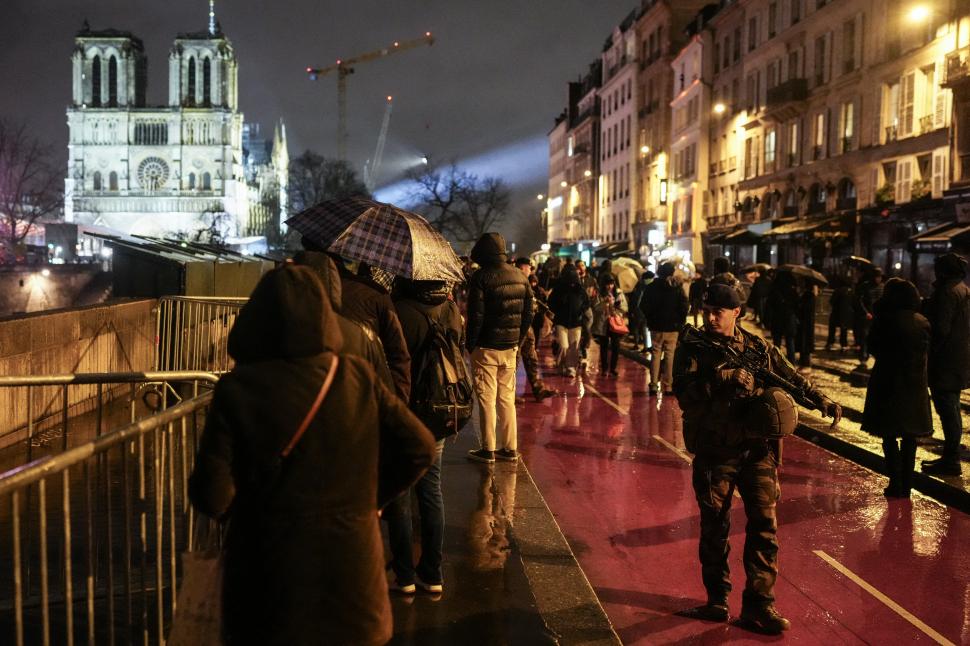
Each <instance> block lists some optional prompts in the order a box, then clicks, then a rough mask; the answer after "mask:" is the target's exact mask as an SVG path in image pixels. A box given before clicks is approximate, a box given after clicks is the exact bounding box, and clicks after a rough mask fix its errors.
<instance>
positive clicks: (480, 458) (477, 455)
mask: <svg viewBox="0 0 970 646" xmlns="http://www.w3.org/2000/svg"><path fill="white" fill-rule="evenodd" d="M468 459H469V460H471V461H472V462H484V463H486V464H492V463H493V462H495V456H494V455H493V454H492V451H486V450H485V449H477V450H475V451H469V452H468Z"/></svg>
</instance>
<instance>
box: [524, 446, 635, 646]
mask: <svg viewBox="0 0 970 646" xmlns="http://www.w3.org/2000/svg"><path fill="white" fill-rule="evenodd" d="M518 475H519V477H518V479H517V484H516V494H515V500H516V502H515V514H514V518H515V521H514V524H513V526H512V538H513V540H514V541H515V546H516V548H517V551H518V553H519V557H520V559H521V560H522V565H523V567H524V569H525V574H526V578H528V580H529V586H530V587H531V588H532V593H533V595H534V596H535V601H536V606H537V609H538V611H539V614H540V615H541V616H542V620H543V621H544V622H545V623H546V626H547V627H548V628H549V630H550V631H551V632H552V633H553V634H554V635H555V636H556V640H557V643H560V644H593V645H603V646H606V645H608V644H609V645H618V644H622V642H621V641H620V638H619V636H618V635H617V634H616V631H615V630H614V628H613V625H612V624H611V623H610V620H609V617H608V616H607V615H606V611H605V610H603V606H602V604H600V600H599V597H597V596H596V593H595V592H594V591H593V587H592V586H591V585H590V583H589V579H587V578H586V574H585V572H583V569H582V567H581V566H580V565H579V562H578V561H577V560H576V555H575V554H573V551H572V549H571V548H570V547H569V543H568V542H567V541H566V537H565V536H564V535H563V533H562V529H561V528H560V527H559V524H558V523H557V522H556V519H555V517H554V516H553V514H552V512H551V511H550V509H549V506H548V505H547V504H546V501H545V499H544V498H543V497H542V494H541V493H540V492H539V489H538V487H536V484H535V481H534V480H533V479H532V474H530V473H529V470H528V468H526V465H525V463H524V461H522V460H519V462H518ZM526 537H527V538H526Z"/></svg>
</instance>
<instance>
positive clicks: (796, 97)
mask: <svg viewBox="0 0 970 646" xmlns="http://www.w3.org/2000/svg"><path fill="white" fill-rule="evenodd" d="M807 98H808V82H807V81H806V80H805V79H788V80H787V81H785V82H784V83H781V84H779V85H776V86H775V87H773V88H771V89H770V90H768V95H767V99H768V100H767V107H768V108H769V109H771V108H773V107H776V106H778V105H782V104H785V103H791V102H792V101H804V100H805V99H807Z"/></svg>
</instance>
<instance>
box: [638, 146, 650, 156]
mask: <svg viewBox="0 0 970 646" xmlns="http://www.w3.org/2000/svg"><path fill="white" fill-rule="evenodd" d="M649 152H650V146H640V154H642V155H646V154H647V153H649Z"/></svg>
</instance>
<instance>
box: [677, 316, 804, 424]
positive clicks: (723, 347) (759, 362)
mask: <svg viewBox="0 0 970 646" xmlns="http://www.w3.org/2000/svg"><path fill="white" fill-rule="evenodd" d="M680 342H681V343H686V344H693V345H696V346H699V347H702V348H705V349H707V350H713V351H714V352H716V353H718V354H719V355H720V356H721V357H723V359H724V362H723V363H721V364H719V365H718V366H717V368H718V369H719V370H720V369H723V368H743V369H744V370H747V371H748V372H750V373H751V375H752V376H753V377H754V379H755V382H757V383H760V384H762V385H763V386H765V387H774V388H781V389H782V390H784V391H785V392H787V393H788V394H789V395H791V396H792V399H794V400H795V402H796V403H798V404H800V405H801V406H804V407H805V408H807V409H809V410H815V409H817V408H818V407H819V406H818V404H817V403H815V401H814V400H812V399H810V398H809V396H808V393H807V392H806V391H805V389H804V388H802V387H801V386H799V385H797V384H795V383H793V382H791V381H790V380H788V379H786V378H784V377H782V376H781V375H779V374H778V373H776V372H774V371H772V370H771V368H770V366H769V362H768V354H767V353H766V352H759V351H758V350H757V349H756V348H753V347H751V346H748V347H746V348H745V349H744V350H738V349H737V348H735V347H734V346H732V345H731V344H730V343H729V342H728V341H726V340H721V339H720V338H719V337H716V336H714V335H713V334H709V333H707V332H704V331H703V330H699V329H697V328H696V327H694V326H693V325H691V324H690V323H687V324H686V325H684V329H683V330H681V332H680Z"/></svg>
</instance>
